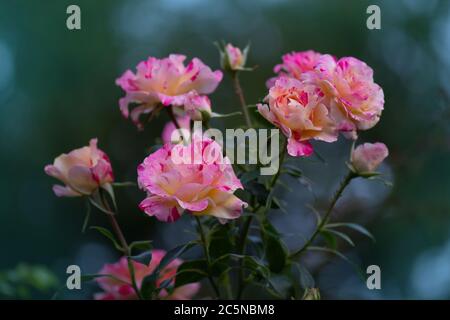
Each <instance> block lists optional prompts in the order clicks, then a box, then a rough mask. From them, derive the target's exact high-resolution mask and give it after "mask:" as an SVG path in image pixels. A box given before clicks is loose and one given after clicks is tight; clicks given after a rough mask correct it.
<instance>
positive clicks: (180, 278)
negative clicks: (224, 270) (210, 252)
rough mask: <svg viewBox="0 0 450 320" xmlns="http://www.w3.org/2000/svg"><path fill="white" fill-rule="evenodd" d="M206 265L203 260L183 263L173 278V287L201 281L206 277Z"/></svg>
mask: <svg viewBox="0 0 450 320" xmlns="http://www.w3.org/2000/svg"><path fill="white" fill-rule="evenodd" d="M205 270H208V263H207V262H206V260H205V259H201V260H191V261H185V262H184V263H183V264H182V265H181V266H180V267H179V268H178V272H177V275H176V277H175V287H176V288H177V287H180V286H183V285H185V284H188V283H193V282H197V281H200V280H202V279H203V278H205V277H207V276H208V273H207V272H206V271H205Z"/></svg>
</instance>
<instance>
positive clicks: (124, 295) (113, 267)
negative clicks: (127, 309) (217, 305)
mask: <svg viewBox="0 0 450 320" xmlns="http://www.w3.org/2000/svg"><path fill="white" fill-rule="evenodd" d="M165 255H166V252H165V251H164V250H156V249H153V250H152V260H151V261H150V264H149V265H148V266H147V265H145V264H141V263H138V262H136V261H132V263H133V266H134V271H135V273H134V277H135V280H136V285H137V287H138V288H139V289H140V288H141V286H142V281H143V280H144V278H145V277H146V276H148V275H151V274H152V273H153V272H154V271H155V269H156V268H157V267H158V265H159V263H160V262H161V260H162V259H163V258H164V256H165ZM182 262H183V261H182V260H181V259H174V260H172V261H171V262H170V263H169V264H168V265H167V266H166V267H164V268H163V270H162V271H161V272H160V274H159V277H158V279H157V280H156V287H158V288H159V287H160V286H161V284H162V283H163V282H164V281H167V280H169V281H171V283H172V284H174V283H175V275H176V273H177V269H178V267H179V266H180V265H181V264H182ZM98 273H99V274H101V275H108V276H104V277H99V278H97V279H96V281H97V283H98V285H99V286H100V288H101V289H102V290H103V292H101V293H97V294H95V296H94V298H95V299H96V300H135V299H137V298H138V297H137V295H136V292H135V291H134V288H133V286H132V284H131V275H130V271H129V269H128V261H127V258H126V257H122V258H120V260H119V261H118V262H116V263H112V264H105V265H104V266H103V268H102V269H101V270H100V271H99V272H98ZM199 289H200V284H199V283H198V282H194V283H189V284H187V285H184V286H180V287H178V288H175V289H174V290H173V292H171V293H169V292H168V291H167V290H166V289H161V290H160V291H159V299H166V300H187V299H191V298H192V297H193V296H195V295H196V294H197V292H198V290H199Z"/></svg>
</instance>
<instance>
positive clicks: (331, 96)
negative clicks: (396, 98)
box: [258, 51, 384, 156]
mask: <svg viewBox="0 0 450 320" xmlns="http://www.w3.org/2000/svg"><path fill="white" fill-rule="evenodd" d="M274 72H276V73H277V74H278V76H277V77H275V78H272V79H270V80H269V81H268V82H267V85H268V86H269V87H270V89H269V94H268V95H267V96H266V98H265V100H264V103H261V104H258V110H259V112H260V113H261V115H262V116H264V117H265V118H266V119H267V120H268V121H270V122H271V123H273V124H274V125H276V126H277V127H279V128H280V129H281V130H282V132H283V133H284V134H285V135H286V137H287V138H288V146H287V149H288V153H289V154H290V155H292V156H309V155H311V154H312V152H313V148H312V146H311V143H310V140H312V139H313V140H322V141H326V142H333V141H335V140H336V139H337V137H338V134H339V133H343V134H344V135H345V136H346V137H350V138H353V139H356V137H357V130H367V129H370V128H372V127H373V126H374V125H375V124H376V123H377V122H378V121H379V119H380V116H381V112H382V110H383V105H384V95H383V90H382V89H381V87H380V86H379V85H377V84H376V83H375V82H374V80H373V71H372V69H371V68H370V67H369V66H368V65H367V64H366V63H364V62H363V61H360V60H358V59H356V58H353V57H344V58H340V59H337V58H335V57H333V56H331V55H329V54H320V53H317V52H314V51H304V52H293V53H289V54H286V55H284V56H283V63H282V64H279V65H277V66H275V68H274Z"/></svg>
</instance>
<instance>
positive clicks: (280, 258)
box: [261, 219, 288, 273]
mask: <svg viewBox="0 0 450 320" xmlns="http://www.w3.org/2000/svg"><path fill="white" fill-rule="evenodd" d="M261 238H262V241H263V243H264V248H265V257H266V259H267V261H268V263H269V269H270V270H271V271H272V272H275V273H278V272H281V271H282V270H283V268H284V267H285V265H286V262H287V258H288V249H287V247H286V245H285V244H284V242H283V241H282V240H281V236H280V234H279V233H278V231H277V230H276V229H275V227H274V226H273V225H272V224H271V223H270V222H269V220H268V219H263V221H262V222H261Z"/></svg>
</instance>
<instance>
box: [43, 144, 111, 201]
mask: <svg viewBox="0 0 450 320" xmlns="http://www.w3.org/2000/svg"><path fill="white" fill-rule="evenodd" d="M45 173H47V174H48V175H49V176H52V177H54V178H56V179H59V180H61V182H63V183H64V184H65V186H61V185H54V186H53V191H54V192H55V194H56V195H57V196H58V197H63V196H65V197H77V196H83V195H91V194H92V193H94V191H96V190H97V189H98V188H99V187H105V186H106V185H108V184H109V183H111V182H113V181H114V176H113V171H112V168H111V163H110V161H109V158H108V156H107V155H106V153H104V152H103V151H101V150H100V149H98V148H97V139H91V141H89V146H87V147H83V148H80V149H75V150H73V151H71V152H69V153H68V154H62V155H60V156H59V157H57V158H56V159H55V161H54V162H53V165H47V166H45Z"/></svg>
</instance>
